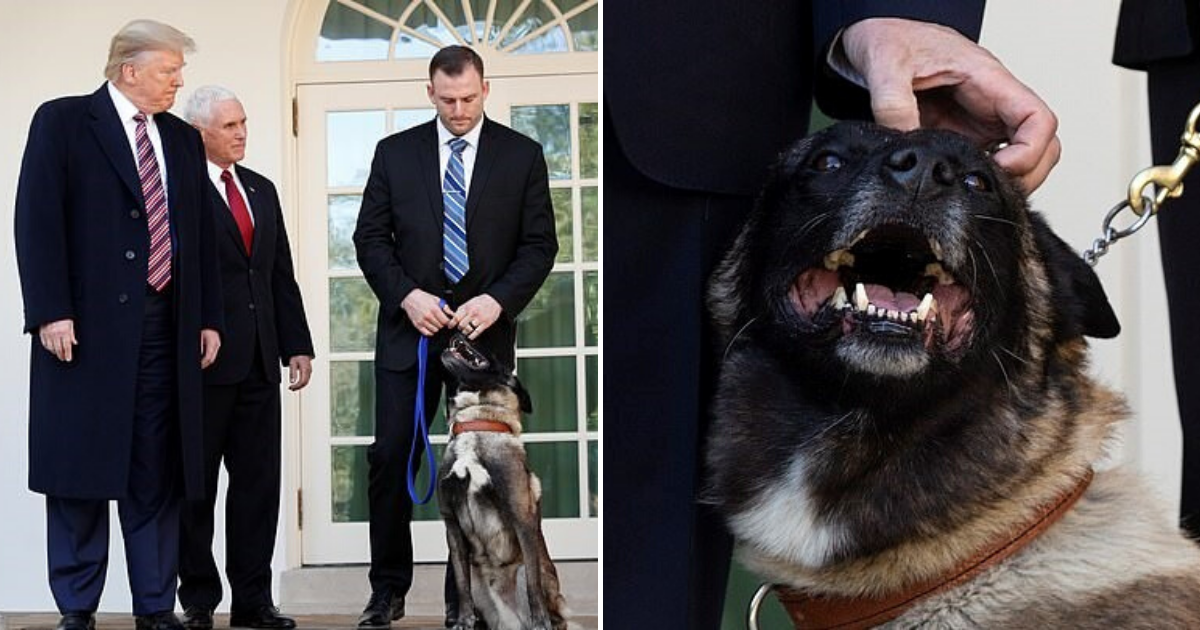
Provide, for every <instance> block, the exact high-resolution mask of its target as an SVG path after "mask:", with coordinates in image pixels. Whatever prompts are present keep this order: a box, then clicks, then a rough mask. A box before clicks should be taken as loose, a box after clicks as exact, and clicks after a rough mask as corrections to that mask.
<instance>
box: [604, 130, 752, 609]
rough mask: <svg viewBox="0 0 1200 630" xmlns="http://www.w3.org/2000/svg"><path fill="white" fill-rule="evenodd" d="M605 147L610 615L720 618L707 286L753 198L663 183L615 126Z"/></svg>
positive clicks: (721, 531)
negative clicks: (627, 149)
mask: <svg viewBox="0 0 1200 630" xmlns="http://www.w3.org/2000/svg"><path fill="white" fill-rule="evenodd" d="M607 128H608V129H611V128H612V125H608V126H607ZM605 146H606V149H605V162H604V165H605V180H604V187H605V202H604V209H605V224H604V237H605V249H604V275H605V284H604V286H605V294H604V295H605V305H604V322H605V324H604V325H605V331H604V338H605V342H604V352H605V370H604V386H603V391H604V405H605V418H604V422H605V427H604V494H605V496H606V497H607V500H606V501H605V502H604V509H605V511H606V513H605V515H604V558H605V563H604V618H605V625H606V626H610V627H613V628H689V629H695V630H705V629H709V628H717V627H718V626H719V625H720V620H721V610H722V605H723V601H724V593H725V582H726V579H727V575H728V568H729V554H730V547H731V542H730V538H729V535H728V533H727V532H726V531H725V528H724V526H723V524H722V522H721V521H720V519H719V518H718V517H717V516H716V515H715V514H714V513H713V512H712V511H711V510H709V509H708V508H706V507H705V506H703V505H701V504H700V503H699V502H698V501H697V494H698V492H699V491H700V490H701V487H702V465H703V457H702V450H703V440H704V435H705V433H706V429H707V426H708V420H709V416H708V411H707V405H708V402H709V399H710V397H711V394H712V392H713V386H714V382H715V378H714V376H715V373H714V370H715V358H716V356H715V348H713V347H712V342H711V341H710V338H711V336H710V335H709V327H708V325H707V318H706V316H705V311H704V290H705V285H706V283H707V279H708V276H709V274H710V272H711V270H712V268H713V267H714V265H715V264H716V262H718V260H719V256H720V255H721V253H722V252H723V251H724V250H725V249H726V248H727V246H728V244H729V243H730V242H731V241H732V238H733V237H734V236H735V234H736V231H737V229H738V227H739V226H740V224H741V223H742V221H744V218H745V216H746V214H747V212H748V211H749V209H750V207H751V205H752V202H751V200H750V199H749V198H745V197H735V196H720V195H712V194H705V193H692V192H688V191H681V190H675V189H671V188H668V187H665V186H662V185H659V184H657V183H655V182H652V181H650V180H648V179H646V178H645V177H644V176H642V175H641V174H640V173H638V172H637V171H636V170H635V169H634V168H633V167H632V166H631V165H630V164H629V163H628V161H627V159H626V158H625V156H624V154H623V153H622V150H621V146H620V143H619V141H618V140H617V138H616V137H615V136H614V135H613V134H611V133H606V135H605Z"/></svg>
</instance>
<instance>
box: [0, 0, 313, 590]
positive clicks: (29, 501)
mask: <svg viewBox="0 0 1200 630" xmlns="http://www.w3.org/2000/svg"><path fill="white" fill-rule="evenodd" d="M290 5H291V3H290V2H289V0H254V1H253V2H244V1H241V0H205V1H204V2H185V1H182V0H172V1H169V2H163V1H157V2H155V1H152V0H105V1H104V2H91V1H87V0H36V1H30V0H0V22H3V24H4V32H5V33H4V36H3V37H0V85H3V86H4V88H3V94H4V96H3V98H0V120H4V121H5V124H4V125H0V208H3V212H2V214H0V216H3V217H5V218H4V220H2V221H0V300H3V303H4V304H6V305H7V306H6V308H3V309H0V356H2V357H5V358H6V360H5V361H2V362H0V400H2V401H4V402H3V403H0V501H3V506H4V508H3V512H4V515H3V517H0V541H3V544H0V610H2V611H18V610H54V609H55V607H54V601H53V599H52V598H51V597H50V591H49V587H48V586H47V581H46V560H45V556H46V554H45V516H44V514H45V508H44V505H45V504H44V501H43V500H42V497H41V496H40V495H36V494H33V493H31V492H29V490H27V485H26V464H27V454H26V440H27V430H26V414H27V410H28V395H27V392H28V388H29V378H28V356H29V337H28V336H25V335H22V334H21V329H22V321H23V320H22V313H21V302H20V285H19V283H18V280H17V267H16V261H15V254H14V248H13V245H12V243H13V239H12V225H13V224H12V208H13V203H14V198H15V195H16V182H17V176H18V173H19V172H20V166H21V154H22V152H23V150H24V146H25V140H26V136H27V134H28V130H29V121H30V118H31V117H32V116H33V112H34V110H35V109H37V106H38V105H39V104H40V103H42V102H43V101H46V100H49V99H51V98H55V97H58V96H64V95H69V94H83V93H91V92H93V91H94V90H96V88H98V87H99V86H100V85H101V84H102V82H103V81H104V63H105V60H106V59H107V56H108V44H109V40H110V39H111V37H112V35H113V33H115V32H116V31H117V30H118V29H120V28H121V26H123V25H124V24H125V23H127V22H129V21H130V20H133V19H138V18H151V19H156V20H159V21H162V22H166V23H168V24H171V25H172V26H175V27H176V28H179V29H180V30H182V31H184V32H186V33H187V34H189V35H191V36H192V38H193V39H195V40H196V45H197V52H196V53H195V54H193V55H190V56H189V57H188V59H187V67H186V68H185V70H184V81H185V85H184V87H183V89H182V91H181V92H180V95H179V99H178V100H177V102H176V107H175V108H174V110H173V111H174V112H176V113H180V112H181V111H182V106H183V103H184V102H186V99H187V97H188V96H190V95H191V92H192V90H193V89H194V88H196V87H199V86H201V85H204V84H206V83H220V84H223V85H225V86H227V87H229V88H230V89H232V90H233V91H234V92H236V93H237V94H238V95H239V97H240V98H241V100H242V102H243V104H244V105H245V107H246V111H247V114H248V118H249V123H248V124H249V133H250V136H249V140H248V149H247V153H246V164H247V165H250V166H252V167H253V168H254V169H255V170H258V171H260V172H262V173H263V174H265V175H266V176H267V177H269V178H271V179H272V180H274V181H275V182H276V183H277V184H279V186H280V189H281V191H282V193H283V194H284V196H285V199H284V204H285V212H287V211H288V209H289V206H288V201H287V199H286V195H287V188H286V182H285V180H286V178H285V177H284V172H283V170H284V164H285V162H284V152H285V150H287V149H286V146H287V143H286V142H285V133H289V131H288V130H289V129H290V124H291V123H290V121H285V120H284V119H283V114H284V113H285V112H288V111H289V110H290V102H289V103H287V104H286V105H285V100H286V99H285V94H286V88H285V86H286V82H287V76H286V74H285V64H286V61H287V56H286V54H285V52H284V46H285V42H286V41H288V39H289V37H290V33H289V31H290V28H289V25H288V24H287V23H286V22H287V21H288V19H289V18H290V13H289V10H290ZM289 220H290V219H289ZM293 238H294V237H293ZM81 341H82V342H83V343H87V340H86V339H85V340H81ZM292 417H293V418H294V415H293V416H292ZM294 426H295V425H294V422H293V423H292V425H291V426H288V424H287V423H285V433H288V432H290V431H291V429H292V428H293V427H294ZM287 457H288V456H285V459H286V458H287ZM292 459H293V460H294V459H295V458H294V457H293V458H292ZM289 472H290V471H289ZM285 483H286V482H285ZM113 512H114V519H115V509H114V510H113ZM113 524H114V527H113V533H114V535H113V536H112V539H113V545H112V553H111V558H110V566H109V573H108V585H107V587H106V588H105V593H104V599H103V600H102V601H101V608H102V609H104V610H110V611H120V610H130V609H131V604H130V601H129V595H128V590H129V589H128V582H127V580H126V577H125V576H126V572H125V563H124V557H123V553H124V552H123V551H122V548H121V544H120V538H121V537H120V534H119V532H120V529H119V527H117V526H116V521H115V520H114V521H113ZM283 527H284V526H281V529H282V528H283ZM279 538H280V541H281V542H280V545H279V547H278V548H277V550H276V566H277V568H280V569H282V568H283V567H285V566H287V564H286V563H287V561H288V558H287V557H286V556H288V555H289V554H288V553H286V545H285V539H289V540H290V539H291V538H295V537H294V536H293V537H288V536H285V535H282V532H281V536H280V537H279ZM296 548H297V549H298V546H296ZM293 562H295V560H293Z"/></svg>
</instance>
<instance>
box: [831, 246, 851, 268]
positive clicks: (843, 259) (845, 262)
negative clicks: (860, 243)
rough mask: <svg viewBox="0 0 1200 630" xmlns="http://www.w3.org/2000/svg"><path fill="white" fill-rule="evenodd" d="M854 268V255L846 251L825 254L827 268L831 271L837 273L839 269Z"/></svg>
mask: <svg viewBox="0 0 1200 630" xmlns="http://www.w3.org/2000/svg"><path fill="white" fill-rule="evenodd" d="M853 266H854V254H851V253H850V252H848V251H846V250H844V249H839V250H837V251H834V252H829V253H828V254H825V268H826V269H828V270H830V271H837V270H838V268H839V267H853Z"/></svg>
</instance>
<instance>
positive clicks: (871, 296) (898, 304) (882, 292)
mask: <svg viewBox="0 0 1200 630" xmlns="http://www.w3.org/2000/svg"><path fill="white" fill-rule="evenodd" d="M863 288H865V289H866V290H867V299H868V300H870V301H871V303H872V304H874V305H875V308H885V309H888V310H890V311H897V312H900V313H907V312H909V311H915V310H917V307H918V306H920V305H921V298H919V297H917V296H915V295H913V294H911V293H905V292H903V291H901V292H899V293H893V292H892V290H891V289H889V288H888V287H885V286H883V285H882V284H866V285H863Z"/></svg>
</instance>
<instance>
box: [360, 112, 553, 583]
mask: <svg viewBox="0 0 1200 630" xmlns="http://www.w3.org/2000/svg"><path fill="white" fill-rule="evenodd" d="M482 124H483V128H482V129H481V132H480V136H479V146H478V147H477V150H478V153H477V154H476V157H475V165H474V170H473V172H472V175H471V184H470V188H469V190H468V194H467V209H466V221H467V251H468V254H469V256H470V270H469V271H468V272H467V274H466V275H465V276H463V278H462V280H461V281H460V282H458V283H457V284H456V285H453V286H450V285H449V284H448V281H447V280H446V277H445V274H444V273H443V271H442V222H443V210H442V192H441V191H442V170H441V166H440V164H439V160H438V136H437V127H436V122H435V121H430V122H428V123H425V124H423V125H419V126H417V127H414V128H412V129H409V130H406V131H403V132H400V133H398V134H395V135H392V136H389V137H387V138H384V139H383V140H381V141H380V142H379V145H378V146H377V147H376V150H375V158H374V160H373V161H372V164H371V175H370V177H369V178H368V180H367V185H366V189H365V191H364V192H363V202H362V208H361V210H360V212H359V216H358V225H357V227H356V229H355V232H354V244H355V248H356V250H357V254H358V264H359V267H361V268H362V271H363V275H364V276H365V277H366V280H367V283H368V284H369V285H370V286H371V290H372V291H374V292H375V295H376V296H377V297H378V298H379V320H378V327H377V339H376V346H375V370H376V420H375V442H374V443H373V444H372V445H371V447H370V450H369V454H368V459H369V461H370V469H371V472H370V475H371V478H370V483H369V488H370V490H369V494H370V515H371V516H370V529H371V571H370V581H371V585H372V589H373V590H375V591H379V590H381V589H382V588H388V587H390V588H393V589H395V593H396V594H397V595H398V596H403V595H404V593H406V592H407V590H408V588H409V586H410V585H411V583H412V533H411V530H410V527H409V522H410V521H411V520H412V502H411V499H410V498H409V496H408V491H407V487H406V485H405V483H404V479H405V474H406V472H405V471H406V466H407V463H408V455H409V449H410V444H411V441H412V422H413V404H414V401H415V400H416V396H417V392H416V380H417V368H416V358H417V345H418V341H419V340H420V338H421V334H420V333H419V332H417V329H416V328H415V327H413V325H412V322H410V321H409V319H408V316H407V315H406V314H405V312H404V309H403V308H401V306H400V303H401V301H403V299H404V297H405V296H407V295H408V294H409V292H411V291H412V290H413V289H415V288H421V289H422V290H424V291H426V292H428V293H431V294H433V295H435V296H438V297H441V298H444V299H445V300H446V303H447V304H448V305H449V306H450V307H451V308H457V307H458V306H460V305H461V304H462V303H463V302H465V301H467V300H469V299H471V298H473V297H475V296H477V295H481V294H483V293H487V294H488V295H491V296H492V297H493V298H495V299H496V301H497V302H499V303H500V305H501V307H503V309H504V310H503V313H502V314H501V316H500V319H498V320H497V321H496V322H495V323H494V324H493V325H492V327H491V328H489V329H488V330H486V331H485V332H484V333H483V334H481V335H480V336H479V338H478V339H477V343H479V344H480V345H482V346H484V347H486V348H487V349H488V350H490V351H491V352H493V353H495V355H496V356H497V357H498V358H499V359H500V360H501V361H504V362H507V363H508V365H510V366H512V365H514V363H515V351H514V347H515V343H516V316H517V314H519V313H520V312H521V310H522V309H524V308H525V306H526V305H527V304H528V303H529V301H530V300H531V299H533V296H534V295H535V294H536V293H537V291H538V289H539V288H540V287H541V285H542V282H543V281H544V280H545V279H546V276H547V275H548V274H549V272H550V269H551V267H553V265H554V256H555V254H556V253H557V252H558V241H557V238H556V236H555V223H554V209H553V207H552V206H551V203H550V196H549V188H548V175H547V171H546V161H545V158H544V157H543V154H542V148H541V145H539V144H538V143H537V142H534V141H533V140H531V139H530V138H527V137H525V136H523V135H521V134H519V133H517V132H515V131H513V130H511V129H509V128H508V127H505V126H503V125H500V124H498V123H495V122H493V121H491V120H488V119H487V118H486V117H485V118H484V120H483V123H482ZM449 334H450V333H449V332H448V331H445V330H443V331H441V332H439V333H438V334H437V335H435V336H434V337H433V338H432V339H431V342H430V344H429V355H428V356H429V373H428V375H427V380H426V388H425V392H424V396H425V400H426V404H425V405H426V406H425V409H426V416H427V417H429V418H432V417H433V415H434V413H435V411H436V409H437V405H438V402H439V397H440V392H441V391H442V385H443V382H444V381H445V380H446V379H447V378H448V376H447V375H445V374H444V373H443V370H442V369H441V364H440V362H439V361H438V358H437V357H438V356H439V354H440V353H441V350H442V349H443V348H444V347H445V344H446V342H447V340H448V339H449ZM452 385H453V384H452V383H451V384H449V386H452Z"/></svg>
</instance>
